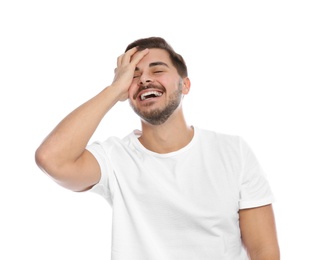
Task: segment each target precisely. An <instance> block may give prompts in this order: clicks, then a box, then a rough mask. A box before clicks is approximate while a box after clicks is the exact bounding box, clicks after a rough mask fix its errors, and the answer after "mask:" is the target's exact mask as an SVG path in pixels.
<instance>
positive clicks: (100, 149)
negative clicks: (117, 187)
mask: <svg viewBox="0 0 310 260" xmlns="http://www.w3.org/2000/svg"><path fill="white" fill-rule="evenodd" d="M86 149H87V150H88V151H89V152H90V153H92V155H93V156H94V157H95V158H96V160H97V162H98V163H99V166H100V171H101V177H100V180H99V182H98V183H97V184H96V185H94V186H93V187H92V188H91V189H90V190H89V191H91V192H94V193H97V194H99V195H101V196H103V197H104V198H105V199H106V200H107V201H108V202H109V203H110V204H112V200H111V189H110V178H109V176H110V175H111V173H110V172H111V167H110V163H109V159H108V155H107V153H106V151H105V149H104V146H103V143H100V142H94V143H92V144H90V145H88V146H87V147H86Z"/></svg>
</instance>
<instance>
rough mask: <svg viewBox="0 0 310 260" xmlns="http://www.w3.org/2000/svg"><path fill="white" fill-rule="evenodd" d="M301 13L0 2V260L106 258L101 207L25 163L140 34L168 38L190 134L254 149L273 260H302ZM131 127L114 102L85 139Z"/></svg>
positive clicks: (305, 131) (309, 62) (220, 5)
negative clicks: (267, 194) (271, 197)
mask: <svg viewBox="0 0 310 260" xmlns="http://www.w3.org/2000/svg"><path fill="white" fill-rule="evenodd" d="M307 2H308V1H298V0H294V1H272V0H269V1H197V0H193V1H183V0H179V1H168V0H165V1H163V0H157V1H148V0H140V1H139V0H131V1H127V0H114V1H103V0H102V1H99V0H98V1H95V0H88V1H79V0H75V1H73V0H71V1H70V0H54V1H39V0H37V1H35V0H28V1H14V0H6V1H5V0H4V1H1V4H0V37H1V41H0V45H1V46H0V47H1V48H0V86H1V90H0V100H1V102H0V113H1V114H0V120H1V127H0V131H1V135H0V145H1V147H0V148H1V157H0V160H1V163H0V187H1V188H0V210H1V215H0V239H1V242H0V259H3V260H11V259H14V260H15V259H16V260H17V259H18V260H20V259H32V260H42V259H44V260H49V259H53V260H54V259H59V260H62V259H66V260H67V259H75V260H79V259H92V260H99V259H110V246H111V209H110V206H109V205H108V203H107V202H106V201H105V200H104V199H102V198H101V197H100V196H98V195H95V194H91V193H74V192H71V191H68V190H65V189H64V188H61V187H59V186H58V185H57V184H55V183H54V182H53V181H52V180H51V179H50V178H49V177H47V176H46V175H45V174H43V173H42V172H41V171H40V170H39V168H38V167H37V166H36V164H35V162H34V152H35V149H36V148H37V147H38V145H39V144H40V142H41V141H42V140H43V139H44V137H45V136H46V135H47V134H48V133H49V132H50V131H51V130H52V129H53V128H54V126H55V125H56V124H57V123H58V122H59V121H60V120H61V119H62V118H63V117H64V116H65V115H67V114H68V113H69V112H70V111H71V110H73V109H74V108H75V107H77V106H78V105H80V104H81V103H82V102H84V101H86V100H87V99H89V98H91V97H92V96H93V95H95V94H97V93H98V92H99V91H100V90H101V89H102V88H104V87H105V86H107V85H109V84H110V83H111V81H112V79H113V71H114V68H115V66H116V58H117V57H118V56H119V55H120V54H121V53H122V52H123V51H124V49H125V47H126V46H127V44H128V43H130V42H132V41H133V40H136V39H138V38H142V37H148V36H162V37H164V38H166V40H167V41H168V42H169V43H171V45H172V46H173V47H174V48H175V50H176V51H177V52H179V53H180V54H182V55H183V57H184V58H185V60H186V61H187V64H188V69H189V76H190V79H191V81H192V88H191V91H190V94H189V95H188V96H187V97H186V98H185V100H184V110H185V112H186V117H187V120H188V123H190V124H193V125H197V126H199V127H203V128H207V129H210V130H215V131H219V132H223V133H228V134H237V135H241V136H242V137H243V138H244V139H245V140H246V141H247V142H248V143H249V144H250V146H251V147H252V148H253V150H254V152H255V153H256V155H257V157H258V158H259V160H260V162H261V164H262V165H263V167H264V169H265V171H266V172H267V174H268V176H269V180H270V183H271V185H272V187H273V191H274V194H275V196H276V199H277V201H276V203H275V204H274V209H275V214H276V219H277V227H278V236H279V241H280V246H281V251H282V259H283V260H291V259H310V253H309V248H308V247H309V233H310V227H309V220H310V213H309V212H310V210H309V199H310V189H309V178H308V175H309V174H310V166H309V155H310V153H309V147H310V138H309V133H310V126H309V112H310V105H309V92H308V89H309V87H310V77H309V76H310V75H309V74H310V51H309V50H310V48H309V46H310V39H309V33H310V18H309V17H310V15H309V14H310V9H309V6H308V5H307ZM139 127H140V123H139V119H138V118H137V117H136V115H135V114H134V113H133V112H132V111H131V109H130V107H129V105H128V103H127V102H123V103H119V104H117V105H116V106H115V107H114V108H113V109H112V110H111V112H110V113H109V114H108V115H107V117H106V118H105V119H104V120H103V122H102V124H101V125H100V127H99V128H98V130H97V131H96V133H95V134H94V136H93V137H92V140H97V139H99V140H104V139H106V138H107V137H108V136H110V135H117V136H120V137H122V136H124V135H126V134H127V133H129V132H131V131H132V130H133V129H134V128H139ZM92 140H91V141H92Z"/></svg>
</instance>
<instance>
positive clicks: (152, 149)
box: [36, 37, 280, 260]
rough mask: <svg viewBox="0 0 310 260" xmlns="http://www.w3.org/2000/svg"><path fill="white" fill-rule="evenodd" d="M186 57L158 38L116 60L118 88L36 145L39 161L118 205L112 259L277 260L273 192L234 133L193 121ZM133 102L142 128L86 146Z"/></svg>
mask: <svg viewBox="0 0 310 260" xmlns="http://www.w3.org/2000/svg"><path fill="white" fill-rule="evenodd" d="M190 85H191V84H190V80H189V78H188V75H187V67H186V64H185V62H184V60H183V58H182V57H181V56H180V55H179V54H177V53H176V52H174V50H173V49H172V48H171V46H170V45H168V44H167V43H166V41H165V40H164V39H162V38H159V37H150V38H145V39H139V40H137V41H135V42H133V43H131V44H130V45H129V46H128V47H127V49H126V51H125V53H124V54H123V55H121V56H120V57H118V59H117V68H116V69H115V78H114V80H113V82H112V84H111V85H110V86H108V87H106V88H105V89H104V90H102V92H100V93H99V94H98V95H96V96H95V97H93V98H92V99H90V100H89V101H87V102H86V103H84V104H82V105H81V106H80V107H78V108H77V109H76V110H74V111H73V112H72V113H70V114H69V115H68V116H67V117H66V118H64V119H63V121H62V122H60V123H59V125H58V126H56V128H55V129H54V130H53V131H52V132H51V134H50V135H49V136H48V137H47V138H46V139H45V140H44V142H43V143H42V144H41V145H40V147H39V148H38V149H37V151H36V162H37V164H38V166H39V167H40V168H41V169H42V170H43V171H45V172H46V173H47V174H49V175H50V176H51V177H52V178H53V179H54V180H55V181H56V182H58V183H59V184H60V185H62V186H64V187H66V188H68V189H71V190H73V191H86V190H92V191H94V192H98V193H100V194H102V196H104V197H105V198H106V199H107V200H108V201H109V203H110V204H111V205H112V208H113V240H112V259H113V260H127V259H130V260H131V259H132V260H138V259H143V260H159V259H160V260H181V259H184V260H185V259H186V260H205V259H212V260H213V259H214V260H219V259H227V260H239V259H240V260H241V259H249V258H250V259H257V260H259V259H264V260H276V259H279V258H280V257H279V247H278V242H277V236H276V227H275V221H274V216H273V210H272V204H271V203H272V202H273V196H272V192H271V190H270V187H269V185H268V182H267V180H266V179H265V177H264V174H263V172H262V170H261V168H260V166H259V163H258V162H257V160H256V158H255V156H254V154H253V153H252V151H251V149H250V148H249V147H248V146H247V144H246V143H245V142H244V141H243V140H242V138H239V137H237V136H229V135H224V134H219V133H215V132H211V131H208V130H203V129H199V128H197V127H193V126H190V125H188V124H187V123H186V120H185V118H184V115H183V111H182V98H183V96H184V95H187V94H188V92H189V90H190ZM127 99H128V100H129V102H130V105H131V107H132V108H133V110H134V111H135V112H136V113H137V114H138V115H139V117H140V118H141V131H134V132H132V133H131V134H129V135H128V136H126V137H125V138H123V139H119V138H116V137H111V138H109V139H107V140H106V141H104V142H95V143H93V144H88V142H89V140H90V138H91V136H92V134H93V133H94V131H95V130H96V128H97V126H98V125H99V123H100V121H101V120H102V118H103V117H104V116H105V114H106V113H107V112H108V111H109V110H110V109H111V108H112V107H113V106H114V105H115V104H116V103H117V102H118V101H124V100H127Z"/></svg>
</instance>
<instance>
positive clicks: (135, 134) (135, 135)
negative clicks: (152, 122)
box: [131, 126, 198, 158]
mask: <svg viewBox="0 0 310 260" xmlns="http://www.w3.org/2000/svg"><path fill="white" fill-rule="evenodd" d="M191 127H192V128H193V130H194V135H193V138H192V139H191V140H190V142H189V143H188V144H187V145H186V146H184V147H182V148H181V149H179V150H177V151H173V152H170V153H156V152H153V151H151V150H149V149H147V148H146V147H145V146H143V145H142V144H141V142H140V141H139V139H138V138H139V137H140V136H141V133H142V132H141V130H139V129H135V130H134V131H133V132H132V133H131V140H132V141H133V144H134V146H135V147H136V148H137V149H138V150H140V151H143V152H144V153H146V154H149V155H152V156H156V157H162V158H163V157H171V156H175V155H178V154H180V153H183V152H185V151H187V150H188V149H190V148H191V147H192V146H193V144H194V143H195V142H196V139H197V136H198V128H197V127H194V126H191Z"/></svg>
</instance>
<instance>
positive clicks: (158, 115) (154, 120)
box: [130, 81, 182, 125]
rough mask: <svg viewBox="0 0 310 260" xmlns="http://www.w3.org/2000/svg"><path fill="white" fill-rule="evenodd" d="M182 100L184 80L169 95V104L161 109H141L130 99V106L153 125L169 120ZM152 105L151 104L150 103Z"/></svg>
mask: <svg viewBox="0 0 310 260" xmlns="http://www.w3.org/2000/svg"><path fill="white" fill-rule="evenodd" d="M181 100H182V81H181V82H180V83H179V87H178V89H177V90H176V91H174V92H173V93H172V94H171V95H170V96H169V102H168V104H167V105H166V106H165V107H164V108H162V109H160V108H156V109H153V110H149V111H141V109H139V108H137V107H135V106H134V105H133V104H132V102H131V101H130V106H131V107H132V109H133V111H134V112H135V113H136V114H137V115H138V116H139V117H140V118H141V119H142V120H144V121H146V122H148V123H149V124H151V125H161V124H163V123H165V122H166V121H167V119H168V118H169V117H170V116H171V115H172V113H173V112H174V111H175V110H176V109H177V107H178V106H179V105H180V103H181ZM150 105H151V104H150Z"/></svg>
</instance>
